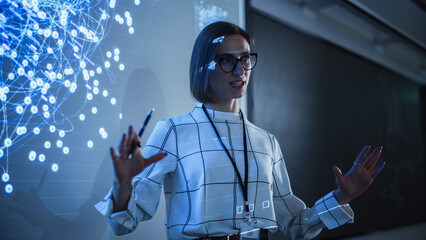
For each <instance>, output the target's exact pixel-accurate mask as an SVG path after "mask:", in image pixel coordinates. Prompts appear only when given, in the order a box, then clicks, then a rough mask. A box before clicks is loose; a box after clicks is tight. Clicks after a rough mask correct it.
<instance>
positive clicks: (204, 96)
mask: <svg viewBox="0 0 426 240" xmlns="http://www.w3.org/2000/svg"><path fill="white" fill-rule="evenodd" d="M252 42H253V40H252V37H251V36H250V34H248V33H247V32H245V31H244V30H242V29H241V28H239V27H238V26H236V25H234V24H231V23H227V22H216V23H213V24H211V25H209V26H207V27H206V28H205V29H204V30H203V31H202V32H201V33H200V35H199V36H198V38H197V40H196V42H195V45H194V49H193V52H192V58H191V66H190V83H191V84H190V85H191V93H192V95H193V97H194V98H195V99H196V100H197V101H198V104H197V106H196V107H195V108H194V109H193V110H192V111H191V112H188V113H185V114H182V115H179V116H176V117H173V118H169V119H165V120H162V121H160V122H159V123H157V125H156V127H155V129H154V131H153V133H152V135H151V137H150V138H149V140H148V142H147V143H146V146H145V147H144V150H143V152H142V153H141V149H140V148H139V147H137V148H136V150H135V151H134V152H130V149H131V148H134V147H132V145H133V146H136V145H139V141H140V140H139V138H138V137H137V136H136V135H135V134H134V131H133V128H132V127H130V128H129V132H128V134H127V135H126V134H124V136H123V139H122V140H121V143H120V146H119V154H117V153H116V151H115V150H114V149H113V148H111V156H112V159H113V164H114V170H115V178H114V184H113V187H112V190H111V191H110V193H109V194H108V195H107V196H106V197H105V199H103V200H102V201H101V202H100V203H98V204H97V205H96V207H97V209H98V210H99V211H100V212H101V213H102V214H103V215H105V216H107V217H108V218H109V222H110V224H111V227H112V228H113V230H114V232H115V233H116V234H126V233H129V232H132V231H133V230H134V229H135V228H136V226H137V224H138V222H140V221H144V220H148V219H150V218H152V216H153V215H154V213H155V212H156V209H157V206H158V201H159V199H160V195H161V191H162V189H163V188H164V193H165V198H166V231H167V237H168V239H240V238H242V237H245V238H246V239H267V232H268V231H276V230H278V229H279V230H281V231H282V232H283V233H284V235H285V236H286V237H288V238H289V239H310V238H313V237H315V236H316V235H318V234H319V232H320V231H321V229H322V228H324V227H327V228H329V229H332V228H335V227H338V226H340V225H343V224H345V223H348V222H352V221H353V212H352V210H351V208H350V207H349V205H348V204H347V203H348V202H350V201H351V200H352V199H354V198H356V197H357V196H359V195H360V194H361V193H362V192H364V191H365V190H366V189H367V188H368V187H369V186H370V184H371V183H372V181H373V179H374V178H375V176H376V175H377V174H378V173H379V172H380V170H381V169H382V167H383V164H382V165H381V166H379V167H375V165H376V161H377V159H378V158H379V156H380V153H381V151H382V148H381V147H379V148H376V149H375V150H374V151H373V152H372V153H371V154H370V155H368V156H367V154H368V152H369V150H370V146H366V147H365V148H364V149H363V150H362V151H361V153H360V155H359V156H358V158H357V159H356V160H355V164H354V166H353V167H352V169H351V170H350V171H349V172H348V173H347V174H346V175H345V176H343V175H342V173H341V171H340V170H339V169H338V168H337V167H334V168H333V172H334V174H335V177H336V183H337V189H336V190H334V191H331V192H330V193H328V194H327V195H325V196H324V197H323V198H321V199H319V200H318V201H317V202H316V204H315V206H314V207H313V208H307V207H306V206H305V204H304V203H303V202H302V201H301V200H300V199H298V198H297V197H295V196H294V195H293V194H292V191H291V187H290V183H289V179H288V175H287V170H286V166H285V162H284V159H283V157H282V153H281V149H280V145H279V144H278V142H277V140H276V138H275V137H274V136H273V135H272V134H270V133H268V132H266V131H264V130H262V129H260V128H258V127H256V126H255V125H253V124H252V123H250V122H249V121H248V120H247V119H246V118H245V116H244V114H243V113H242V112H241V110H240V108H239V102H238V99H239V98H241V97H242V96H243V95H244V94H245V92H246V88H247V84H248V83H249V79H250V73H251V70H252V69H253V68H254V67H255V65H256V62H257V54H256V53H252V52H251V45H252ZM148 156H152V157H150V158H145V157H148Z"/></svg>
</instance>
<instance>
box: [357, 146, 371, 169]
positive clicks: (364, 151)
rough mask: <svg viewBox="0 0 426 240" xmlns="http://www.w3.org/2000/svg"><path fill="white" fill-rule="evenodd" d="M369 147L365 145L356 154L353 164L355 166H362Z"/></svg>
mask: <svg viewBox="0 0 426 240" xmlns="http://www.w3.org/2000/svg"><path fill="white" fill-rule="evenodd" d="M370 147H371V146H370V145H366V146H365V147H364V148H363V149H362V150H361V152H360V153H359V154H358V157H356V160H355V162H354V164H355V165H357V166H362V165H363V164H364V160H365V157H366V156H367V153H368V152H369V151H370Z"/></svg>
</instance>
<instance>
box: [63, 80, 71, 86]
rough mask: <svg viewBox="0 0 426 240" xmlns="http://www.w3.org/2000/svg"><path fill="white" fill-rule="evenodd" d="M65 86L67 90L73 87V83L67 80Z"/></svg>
mask: <svg viewBox="0 0 426 240" xmlns="http://www.w3.org/2000/svg"><path fill="white" fill-rule="evenodd" d="M64 86H65V87H67V88H68V87H70V86H71V82H70V81H69V80H65V81H64Z"/></svg>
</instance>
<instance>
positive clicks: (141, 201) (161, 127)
mask: <svg viewBox="0 0 426 240" xmlns="http://www.w3.org/2000/svg"><path fill="white" fill-rule="evenodd" d="M174 130H175V129H174V128H173V127H172V126H171V125H170V124H169V122H168V121H167V120H163V121H160V122H158V123H157V125H156V127H155V129H154V131H153V133H152V135H151V136H150V138H149V139H148V141H147V143H146V145H145V147H144V150H143V152H142V155H143V156H144V157H145V158H148V157H151V156H152V155H155V154H157V153H160V152H166V153H167V157H165V158H163V159H162V160H160V161H159V162H157V163H154V164H152V165H150V166H148V167H147V168H146V169H145V170H144V171H142V172H141V173H140V174H139V175H137V176H136V177H134V179H133V181H132V193H131V196H130V199H129V202H128V205H127V209H126V210H125V211H121V212H116V213H112V211H113V202H112V201H113V200H112V191H111V190H110V192H109V193H108V194H107V195H106V196H105V197H104V199H102V200H101V201H100V202H99V203H97V204H96V205H95V207H96V209H97V210H98V211H99V212H100V213H101V214H102V215H104V216H106V217H108V221H109V223H110V225H111V228H112V229H113V231H114V233H115V234H117V235H123V234H127V233H130V232H133V231H134V230H135V229H136V227H137V225H138V223H139V222H140V221H145V220H149V219H151V218H152V217H153V216H154V214H155V212H156V211H157V207H158V204H159V201H160V197H161V191H162V186H163V181H164V178H165V177H166V176H167V174H169V173H172V172H174V171H175V169H176V166H177V160H176V159H177V150H176V149H177V148H176V137H175V133H174Z"/></svg>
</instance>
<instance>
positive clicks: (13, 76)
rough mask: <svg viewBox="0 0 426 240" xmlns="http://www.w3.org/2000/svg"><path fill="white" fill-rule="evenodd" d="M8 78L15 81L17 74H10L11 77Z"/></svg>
mask: <svg viewBox="0 0 426 240" xmlns="http://www.w3.org/2000/svg"><path fill="white" fill-rule="evenodd" d="M7 77H8V78H9V79H10V80H13V79H15V74H13V73H9V75H7Z"/></svg>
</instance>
